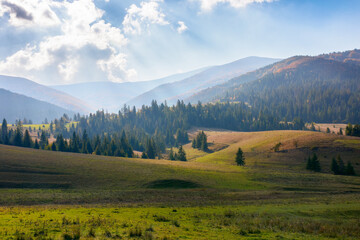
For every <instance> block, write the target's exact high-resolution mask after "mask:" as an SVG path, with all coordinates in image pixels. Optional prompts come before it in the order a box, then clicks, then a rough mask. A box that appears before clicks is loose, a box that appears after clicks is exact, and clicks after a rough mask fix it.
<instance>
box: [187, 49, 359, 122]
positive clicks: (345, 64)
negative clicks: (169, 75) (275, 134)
mask: <svg viewBox="0 0 360 240" xmlns="http://www.w3.org/2000/svg"><path fill="white" fill-rule="evenodd" d="M354 51H355V52H354ZM354 51H348V52H346V53H343V54H341V53H335V54H327V55H320V56H316V57H309V56H295V57H291V58H288V59H285V60H283V61H280V62H278V63H275V64H272V65H269V66H266V67H263V68H261V69H258V70H256V71H253V72H250V73H247V74H244V75H242V76H239V77H236V78H233V79H231V80H229V81H227V82H225V83H223V84H220V85H217V86H214V87H212V88H209V89H205V90H203V91H200V92H198V93H197V94H195V95H193V96H191V97H190V98H188V99H186V101H190V102H192V103H196V102H197V101H201V102H204V103H205V102H211V101H225V102H226V101H230V102H238V101H241V102H245V103H247V104H248V105H249V106H256V107H258V108H259V109H263V110H264V111H266V109H277V111H278V115H279V116H281V117H282V118H283V119H285V118H286V119H288V120H292V119H293V118H295V117H301V118H302V119H303V120H305V121H317V122H359V121H360V65H358V64H356V62H357V60H358V59H360V55H358V54H357V52H358V51H357V50H354ZM350 54H351V56H353V57H352V60H351V61H349V58H348V57H346V56H348V55H350ZM323 56H325V57H323ZM344 56H345V57H344ZM354 63H355V64H354Z"/></svg>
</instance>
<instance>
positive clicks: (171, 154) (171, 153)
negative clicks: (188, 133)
mask: <svg viewBox="0 0 360 240" xmlns="http://www.w3.org/2000/svg"><path fill="white" fill-rule="evenodd" d="M169 159H170V160H172V161H173V160H175V156H174V151H173V149H172V148H171V149H170V154H169Z"/></svg>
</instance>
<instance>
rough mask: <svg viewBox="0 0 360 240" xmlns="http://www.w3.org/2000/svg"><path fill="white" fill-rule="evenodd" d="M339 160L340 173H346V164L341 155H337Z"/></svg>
mask: <svg viewBox="0 0 360 240" xmlns="http://www.w3.org/2000/svg"><path fill="white" fill-rule="evenodd" d="M337 162H338V165H339V174H345V164H344V161H343V160H342V158H341V157H340V155H338V156H337Z"/></svg>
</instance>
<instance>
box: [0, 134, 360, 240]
mask: <svg viewBox="0 0 360 240" xmlns="http://www.w3.org/2000/svg"><path fill="white" fill-rule="evenodd" d="M206 134H207V135H208V142H209V148H210V151H209V152H206V153H205V152H202V151H199V150H195V149H192V148H191V144H188V145H186V146H184V149H185V151H186V152H187V157H188V160H189V161H188V162H177V161H168V160H145V159H125V158H116V157H104V156H94V155H84V154H73V153H60V152H51V151H42V150H33V149H26V148H17V147H13V146H5V145H0V153H1V154H0V204H1V205H2V207H1V208H0V239H16V238H17V239H30V237H31V238H33V239H77V238H76V237H77V236H81V238H82V239H93V238H96V239H106V238H113V239H114V238H115V239H124V238H125V239H128V238H134V239H136V238H140V239H242V238H245V239H331V238H342V239H357V237H358V236H360V177H357V176H336V175H333V174H331V172H330V163H331V158H332V157H336V156H337V155H338V154H340V155H341V157H342V158H343V160H344V161H345V162H347V161H351V163H352V165H353V166H354V168H355V171H356V172H357V173H360V138H355V137H346V136H338V135H335V134H325V133H319V132H309V131H270V132H256V133H242V132H229V131H227V132H225V131H210V130H208V131H206ZM278 142H281V143H282V145H281V147H280V151H279V152H274V151H273V150H271V149H272V147H273V146H274V145H275V144H276V143H278ZM238 147H241V148H242V149H243V151H244V153H245V157H246V166H245V167H238V166H236V165H235V162H234V158H235V153H236V151H237V148H238ZM313 152H315V153H316V154H317V155H318V157H319V159H320V163H321V167H322V172H321V173H314V172H310V171H307V170H305V165H306V160H305V159H306V158H307V157H308V156H309V155H310V154H312V153H313ZM140 235H141V236H140Z"/></svg>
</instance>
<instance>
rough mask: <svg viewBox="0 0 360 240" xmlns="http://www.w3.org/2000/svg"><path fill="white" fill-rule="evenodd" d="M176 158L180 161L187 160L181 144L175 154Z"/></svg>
mask: <svg viewBox="0 0 360 240" xmlns="http://www.w3.org/2000/svg"><path fill="white" fill-rule="evenodd" d="M177 159H178V160H180V161H187V159H186V153H185V150H184V149H183V147H182V146H181V145H180V147H179V151H178V154H177Z"/></svg>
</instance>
